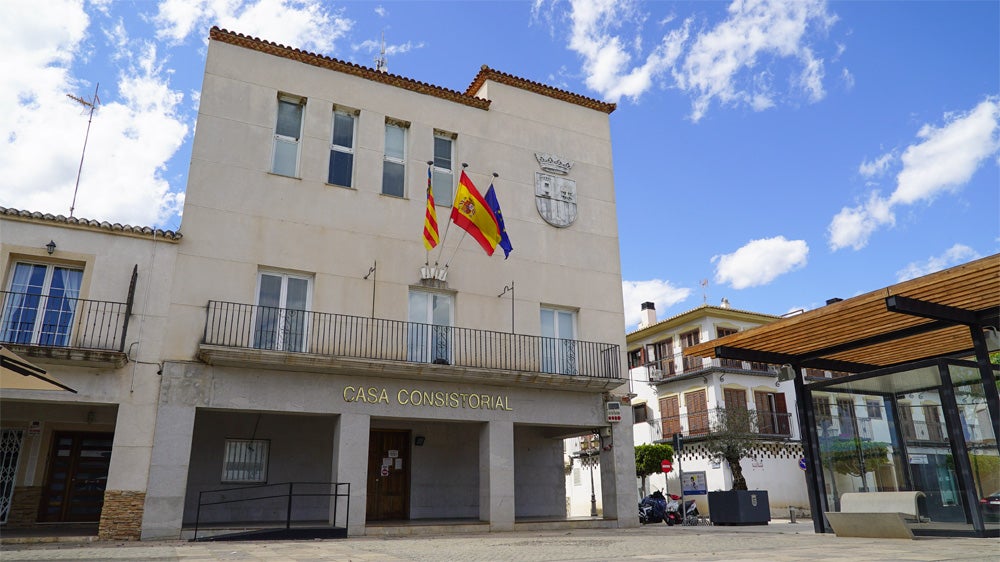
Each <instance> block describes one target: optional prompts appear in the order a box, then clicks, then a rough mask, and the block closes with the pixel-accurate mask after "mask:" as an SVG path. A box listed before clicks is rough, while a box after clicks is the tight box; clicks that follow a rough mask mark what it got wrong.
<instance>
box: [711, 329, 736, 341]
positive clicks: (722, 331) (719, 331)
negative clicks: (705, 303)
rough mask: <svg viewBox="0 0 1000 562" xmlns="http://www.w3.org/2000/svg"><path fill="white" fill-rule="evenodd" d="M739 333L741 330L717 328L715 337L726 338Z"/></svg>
mask: <svg viewBox="0 0 1000 562" xmlns="http://www.w3.org/2000/svg"><path fill="white" fill-rule="evenodd" d="M737 332H739V330H737V329H736V328H721V327H716V328H715V337H717V338H724V337H726V336H731V335H733V334H735V333H737Z"/></svg>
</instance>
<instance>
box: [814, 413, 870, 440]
mask: <svg viewBox="0 0 1000 562" xmlns="http://www.w3.org/2000/svg"><path fill="white" fill-rule="evenodd" d="M816 434H817V435H819V436H820V437H842V438H845V439H851V438H854V437H858V438H860V439H861V440H863V441H874V440H875V432H874V429H873V428H872V420H871V418H867V417H855V416H843V417H841V416H832V415H828V414H816Z"/></svg>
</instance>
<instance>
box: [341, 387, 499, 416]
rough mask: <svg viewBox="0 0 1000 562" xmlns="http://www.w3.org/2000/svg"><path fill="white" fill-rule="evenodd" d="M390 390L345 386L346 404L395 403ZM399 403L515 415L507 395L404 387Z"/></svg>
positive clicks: (397, 395) (397, 394)
mask: <svg viewBox="0 0 1000 562" xmlns="http://www.w3.org/2000/svg"><path fill="white" fill-rule="evenodd" d="M390 396H392V395H390V394H389V391H388V390H386V389H385V388H377V387H374V386H368V387H366V386H345V387H344V402H361V403H364V404H392V401H391V400H390ZM394 397H395V399H396V404H398V405H400V406H416V407H430V408H467V409H470V410H504V411H507V412H513V411H514V409H513V408H511V407H510V397H509V396H507V395H506V394H495V395H494V394H468V393H465V392H445V391H441V390H438V391H428V390H416V389H407V388H401V389H400V390H399V392H397V393H396V394H395V396H394Z"/></svg>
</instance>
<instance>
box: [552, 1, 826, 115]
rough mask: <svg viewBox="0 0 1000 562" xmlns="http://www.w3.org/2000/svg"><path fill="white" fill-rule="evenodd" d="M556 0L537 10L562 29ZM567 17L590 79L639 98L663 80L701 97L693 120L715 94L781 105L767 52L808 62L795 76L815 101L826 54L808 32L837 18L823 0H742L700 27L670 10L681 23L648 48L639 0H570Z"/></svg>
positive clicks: (761, 105) (603, 90) (730, 101)
mask: <svg viewBox="0 0 1000 562" xmlns="http://www.w3.org/2000/svg"><path fill="white" fill-rule="evenodd" d="M557 3H558V2H556V1H553V2H546V0H535V1H534V2H533V4H532V14H533V17H534V18H535V19H541V18H539V15H542V16H543V17H544V20H545V21H546V22H547V23H548V24H549V25H550V29H552V30H555V27H554V26H553V21H554V18H553V17H552V13H553V12H554V11H555V10H554V9H550V10H544V7H545V5H546V4H549V5H552V6H555V5H556V4H557ZM568 18H569V20H570V24H571V32H570V37H569V45H568V47H569V48H570V50H573V51H575V52H577V53H578V54H580V56H581V57H582V59H583V63H582V64H583V72H584V75H585V81H586V84H587V87H589V88H591V89H592V90H594V91H597V92H599V93H600V95H601V96H602V97H603V98H604V99H606V100H609V101H614V102H617V101H619V100H620V99H621V98H630V99H632V100H637V99H638V98H639V97H640V96H641V95H642V94H643V93H645V92H646V91H647V90H649V88H651V87H652V86H653V84H654V83H655V82H656V81H657V80H662V81H664V83H666V82H667V81H671V82H670V83H669V84H667V85H669V86H670V87H675V88H677V89H679V90H681V91H683V92H685V93H687V94H689V95H691V96H692V97H693V98H694V99H693V102H692V112H691V118H692V120H694V121H698V120H699V119H701V118H702V117H703V116H704V115H705V113H706V111H707V110H708V108H709V106H710V105H711V104H712V102H713V101H714V102H718V103H722V104H726V105H737V104H744V105H747V106H749V107H750V108H752V109H754V110H755V111H763V110H765V109H768V108H770V107H774V106H775V105H776V101H775V99H776V96H775V95H774V94H773V93H772V92H771V91H770V86H769V82H768V83H767V84H765V87H764V88H761V87H760V86H761V83H760V80H759V79H760V76H761V75H760V74H759V73H757V72H758V71H757V70H756V69H757V68H759V67H760V66H761V65H760V61H761V59H763V58H764V57H771V58H774V59H787V58H791V59H793V60H795V61H797V62H798V64H800V65H801V70H800V71H798V73H797V75H796V76H791V77H789V81H790V82H791V83H793V84H795V85H796V86H797V87H798V88H799V89H800V90H801V91H802V92H804V93H805V94H806V96H807V97H808V99H809V100H810V101H813V102H815V101H818V100H820V99H822V98H823V96H824V95H825V91H824V89H823V79H824V73H825V71H824V64H823V59H821V58H819V57H817V56H816V55H815V54H814V53H813V51H812V49H811V48H810V47H809V45H808V44H807V36H809V35H810V34H811V33H814V32H817V31H825V30H826V29H827V28H828V27H829V26H830V25H832V23H833V22H834V21H836V18H835V17H834V16H831V15H830V14H828V13H827V11H826V4H825V2H824V1H823V0H808V1H795V2H782V1H771V0H735V1H733V2H732V4H731V5H730V6H729V9H728V16H727V18H726V19H725V20H724V21H722V22H720V23H719V24H718V25H716V26H714V27H713V28H711V29H707V30H704V31H700V32H698V31H697V30H694V27H695V19H694V18H688V19H686V20H684V21H682V22H676V23H675V21H674V20H675V19H676V18H675V17H674V16H673V15H669V16H667V17H665V18H661V19H660V20H659V22H658V23H657V25H658V26H659V27H662V28H665V27H666V26H668V25H671V24H673V25H674V28H673V29H671V30H669V31H666V32H665V33H664V34H663V36H662V38H661V39H660V41H659V43H658V44H656V45H655V47H654V48H653V49H652V50H651V51H650V52H649V54H648V55H645V56H643V55H642V47H641V46H642V40H641V35H640V32H641V29H642V25H643V24H644V23H645V22H646V20H647V19H648V17H647V16H646V15H644V14H642V13H640V10H639V9H638V7H637V3H636V2H634V1H619V0H571V1H570V12H569V14H568ZM630 34H634V35H633V36H631V37H630V36H629V35H630ZM755 73H756V74H755Z"/></svg>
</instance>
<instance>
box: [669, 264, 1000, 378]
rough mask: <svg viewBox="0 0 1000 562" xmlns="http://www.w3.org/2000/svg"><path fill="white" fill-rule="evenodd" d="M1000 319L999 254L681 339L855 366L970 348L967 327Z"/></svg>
mask: <svg viewBox="0 0 1000 562" xmlns="http://www.w3.org/2000/svg"><path fill="white" fill-rule="evenodd" d="M998 324H1000V254H995V255H992V256H988V257H985V258H982V259H979V260H976V261H972V262H969V263H966V264H963V265H959V266H956V267H952V268H950V269H946V270H943V271H939V272H936V273H931V274H930V275H925V276H923V277H918V278H916V279H911V280H909V281H903V282H902V283H898V284H896V285H892V286H889V287H885V288H883V289H879V290H877V291H872V292H870V293H867V294H863V295H859V296H856V297H852V298H848V299H845V300H843V301H840V302H835V303H831V304H828V305H826V306H823V307H820V308H817V309H815V310H810V311H807V312H804V313H802V314H799V315H796V316H791V317H788V318H783V319H781V320H778V321H776V322H773V323H771V324H766V325H764V326H760V327H758V328H753V329H750V330H746V331H745V332H739V333H736V334H733V335H730V336H725V337H722V338H718V339H714V340H711V341H707V342H704V343H701V344H698V345H694V346H691V347H688V348H687V349H685V350H684V355H685V356H698V357H726V358H730V359H742V360H745V361H759V362H762V363H773V364H782V363H794V364H798V365H800V366H802V367H813V368H817V369H826V370H831V371H844V372H850V373H860V372H866V371H871V370H874V369H878V368H885V367H892V366H897V365H903V364H908V363H912V362H914V361H920V360H923V359H929V358H936V357H945V356H956V355H971V354H972V353H973V340H972V335H971V332H970V327H986V326H993V327H997V326H998Z"/></svg>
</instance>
